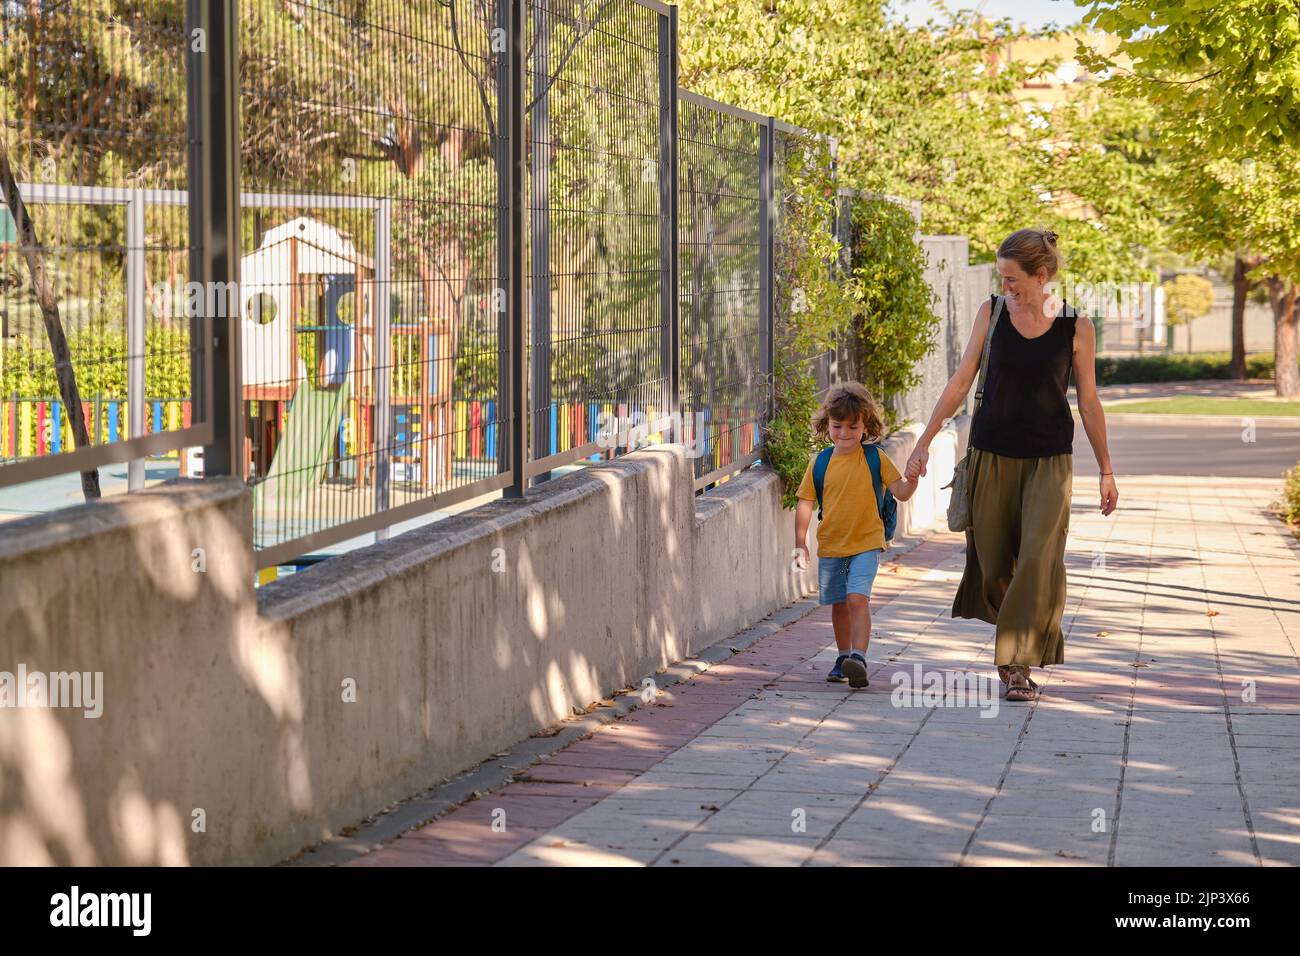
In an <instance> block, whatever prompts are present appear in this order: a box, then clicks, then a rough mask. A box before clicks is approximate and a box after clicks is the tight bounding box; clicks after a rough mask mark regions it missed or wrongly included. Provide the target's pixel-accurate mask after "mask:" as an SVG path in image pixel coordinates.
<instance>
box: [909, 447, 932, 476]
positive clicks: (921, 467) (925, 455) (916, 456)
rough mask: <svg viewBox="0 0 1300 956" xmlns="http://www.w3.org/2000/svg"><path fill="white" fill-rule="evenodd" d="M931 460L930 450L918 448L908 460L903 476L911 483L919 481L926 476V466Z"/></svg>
mask: <svg viewBox="0 0 1300 956" xmlns="http://www.w3.org/2000/svg"><path fill="white" fill-rule="evenodd" d="M929 458H930V450H929V449H928V448H921V447H919V446H918V447H917V448H916V449H915V450H913V452H912V454H911V455H910V456H909V457H908V459H907V465H906V466H905V467H904V468H903V474H904V475H905V476H906V477H907V478H908V479H909V480H911V481H917V480H919V479H920V477H921V476H922V475H924V474H925V464H926V461H927V460H929Z"/></svg>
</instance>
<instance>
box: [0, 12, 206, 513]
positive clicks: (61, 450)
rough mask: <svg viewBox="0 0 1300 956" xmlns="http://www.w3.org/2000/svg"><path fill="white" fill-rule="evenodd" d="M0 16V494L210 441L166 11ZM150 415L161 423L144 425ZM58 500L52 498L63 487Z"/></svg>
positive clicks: (181, 67) (95, 485)
mask: <svg viewBox="0 0 1300 956" xmlns="http://www.w3.org/2000/svg"><path fill="white" fill-rule="evenodd" d="M110 6H114V5H110V4H100V3H93V4H92V3H69V4H44V3H41V4H35V3H32V4H28V3H23V4H17V3H6V4H0V77H2V79H0V489H3V488H5V487H9V486H14V485H17V484H20V483H25V482H31V481H36V480H41V481H44V482H46V484H43V485H41V486H40V488H39V491H38V495H39V497H40V498H41V499H43V500H47V501H51V502H54V501H62V500H66V499H67V498H68V497H69V496H71V495H76V494H77V493H78V491H77V488H76V481H75V480H71V481H69V479H71V478H72V476H74V475H77V474H78V473H80V494H81V495H83V496H84V497H85V498H87V499H91V498H96V497H98V496H99V495H100V494H101V493H102V492H104V491H106V490H112V489H111V488H105V487H102V486H101V474H100V472H101V469H103V468H104V466H107V465H113V464H117V463H129V465H128V466H127V469H126V474H125V475H124V477H125V479H126V481H125V482H121V483H120V484H122V486H123V487H124V488H130V489H135V488H141V487H143V486H144V483H145V460H146V458H147V457H148V456H150V455H176V454H177V453H178V450H179V449H181V448H184V447H187V446H198V445H203V444H205V443H207V442H210V441H212V440H213V437H214V432H213V428H212V421H211V418H210V416H209V415H208V414H207V412H206V411H205V410H206V409H208V408H210V407H211V401H212V399H211V393H210V388H207V387H205V383H209V384H210V381H211V379H210V378H205V376H204V371H205V369H207V368H208V367H209V363H210V360H211V349H210V347H209V345H208V343H209V342H210V337H209V336H207V335H193V336H192V335H191V331H192V330H191V320H193V321H198V322H202V321H203V318H204V317H203V315H202V312H201V311H200V310H198V309H189V308H187V299H188V297H187V295H186V288H185V286H186V277H187V273H188V270H189V266H190V253H191V250H192V248H193V236H192V235H191V233H190V227H191V223H190V221H189V214H188V210H187V208H186V198H185V195H186V194H185V192H184V191H183V187H184V186H185V183H186V175H187V153H186V144H187V134H186V104H187V97H186V87H187V77H186V62H187V56H188V55H190V50H189V43H188V40H187V33H186V23H185V20H184V16H183V9H182V8H181V7H180V6H178V5H174V4H157V5H154V4H131V5H130V6H131V10H130V13H131V16H130V17H129V19H126V18H124V16H123V14H125V13H126V12H127V11H125V10H110V9H108V7H110ZM163 403H166V408H167V414H165V415H164V414H159V411H160V410H161V408H162V405H163ZM69 485H70V487H65V486H69Z"/></svg>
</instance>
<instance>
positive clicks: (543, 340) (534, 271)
mask: <svg viewBox="0 0 1300 956" xmlns="http://www.w3.org/2000/svg"><path fill="white" fill-rule="evenodd" d="M527 12H528V19H527V30H528V37H527V40H528V42H527V49H528V60H527V77H526V80H527V82H526V92H525V99H526V103H527V105H526V113H527V116H526V120H525V121H526V124H527V131H528V152H527V156H528V186H529V193H528V239H529V241H528V244H527V252H526V261H527V274H528V284H529V293H530V296H529V297H530V322H529V353H528V366H529V368H530V369H531V389H532V391H531V396H530V401H529V417H530V429H531V435H532V441H531V454H532V458H533V460H534V462H535V464H531V465H530V466H529V471H530V474H545V473H546V472H547V471H549V470H550V467H549V464H548V461H547V460H548V459H549V461H550V462H553V463H556V464H567V463H568V462H570V461H572V460H574V459H575V458H576V457H578V455H580V454H581V453H582V452H584V451H587V452H592V454H593V455H594V456H597V457H599V456H601V455H606V456H607V455H610V454H613V451H614V448H615V447H616V446H617V444H618V439H617V437H616V436H617V434H618V433H619V432H623V431H626V430H627V428H628V426H629V425H633V426H634V425H638V424H641V423H643V422H653V421H657V420H658V419H659V418H660V417H661V416H662V415H664V414H666V413H667V408H666V404H667V398H668V395H667V391H668V389H667V382H666V379H665V369H664V365H663V339H664V334H665V331H666V330H665V327H664V323H663V315H662V310H661V296H663V295H665V294H666V292H665V290H664V289H663V288H662V273H661V265H662V261H663V249H662V248H661V236H660V220H661V215H662V210H661V207H660V179H661V177H662V176H663V175H664V174H665V171H664V169H663V168H662V165H663V164H662V162H661V145H662V144H661V142H660V106H661V104H660V89H659V86H660V72H659V71H660V29H659V20H660V16H661V14H660V13H658V12H656V11H655V10H653V9H650V8H648V7H646V6H643V5H641V4H638V3H635V2H633V0H607V2H604V3H601V4H575V3H570V2H556V0H530V2H529V3H528V5H527ZM593 445H594V446H598V447H599V451H593ZM566 453H567V454H566ZM552 456H554V457H552Z"/></svg>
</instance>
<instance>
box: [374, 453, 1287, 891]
mask: <svg viewBox="0 0 1300 956" xmlns="http://www.w3.org/2000/svg"><path fill="white" fill-rule="evenodd" d="M1094 481H1095V479H1088V478H1080V479H1077V481H1076V486H1075V497H1074V515H1073V518H1072V522H1071V528H1070V536H1069V553H1068V565H1069V605H1068V607H1067V610H1066V616H1065V622H1064V624H1065V627H1066V629H1067V645H1066V659H1067V662H1066V663H1065V664H1064V665H1061V666H1058V667H1055V668H1052V669H1051V670H1050V672H1046V673H1042V674H1041V675H1040V678H1039V679H1040V682H1041V683H1044V685H1045V692H1046V694H1045V696H1044V697H1043V698H1042V699H1041V700H1040V701H1039V702H1038V703H1036V704H1020V703H1008V702H1006V701H1002V700H998V699H997V696H996V695H994V696H993V697H992V699H990V698H989V697H984V698H982V699H981V698H978V697H977V698H975V700H974V701H971V700H967V701H965V704H966V705H965V706H951V705H952V704H954V703H961V701H960V700H959V699H958V698H959V697H960V696H961V694H960V692H961V691H962V690H965V689H966V686H965V685H962V686H960V687H959V686H955V685H954V686H952V687H950V688H949V691H948V693H947V694H946V696H945V698H944V705H941V706H932V705H927V704H932V703H933V702H927V701H925V700H924V699H923V698H922V699H921V700H920V701H918V702H916V703H917V704H919V705H917V706H913V705H912V704H913V702H912V701H911V700H910V699H909V700H902V701H900V700H897V699H895V698H896V694H895V687H894V683H895V680H896V679H897V678H896V676H895V675H909V676H910V675H912V674H913V672H914V671H913V669H914V668H916V667H919V668H921V669H922V672H923V680H924V677H925V676H928V674H930V673H932V672H954V673H955V672H962V671H965V670H967V669H968V668H975V669H976V670H977V671H978V672H979V673H981V674H985V675H987V674H989V673H991V669H990V668H989V664H990V661H991V653H992V641H991V638H992V633H993V628H992V627H991V626H989V625H986V624H983V623H982V622H977V621H965V620H954V619H952V618H951V617H949V610H950V607H951V601H952V595H953V591H954V588H955V587H956V583H957V580H958V578H959V576H960V569H961V565H962V561H963V556H962V553H961V539H960V538H959V536H957V535H952V534H947V533H944V534H941V535H936V536H935V537H934V538H933V539H931V540H930V541H928V542H926V543H925V544H923V545H922V546H921V547H920V548H918V549H916V550H915V551H913V552H911V553H909V554H908V555H905V556H903V558H902V559H901V561H900V562H899V563H898V564H897V565H895V566H893V567H889V568H887V569H886V570H884V571H882V573H881V575H880V577H879V578H878V584H877V592H876V596H875V597H873V600H872V604H873V609H874V635H873V639H872V643H871V650H870V653H869V659H870V665H871V686H870V687H869V688H867V689H865V690H861V691H851V690H849V689H848V688H847V687H846V686H844V685H834V684H827V683H825V682H824V680H823V677H824V674H825V672H826V670H827V668H828V667H829V665H830V663H831V661H832V659H833V656H834V651H833V638H832V633H831V625H830V615H829V609H825V608H817V609H816V610H814V611H813V612H812V613H811V614H809V615H808V616H806V617H805V618H803V619H801V620H799V621H798V622H796V623H794V624H792V625H790V626H787V627H786V628H784V629H783V630H781V631H779V632H777V633H776V634H774V635H772V636H771V637H769V638H766V639H764V640H762V641H760V642H759V643H757V644H755V645H753V646H752V647H751V648H750V649H749V650H746V651H744V652H742V653H739V654H737V655H735V656H734V657H732V658H730V659H729V660H727V661H725V662H723V663H721V664H718V665H715V666H713V667H712V668H710V669H709V670H707V671H705V672H704V673H702V674H700V675H699V676H697V677H695V678H693V679H691V680H690V681H687V682H685V683H683V684H681V685H678V686H677V687H676V688H674V689H673V692H672V693H664V694H663V695H662V697H661V698H660V700H659V701H658V702H657V704H655V705H652V706H648V707H645V708H642V709H641V710H638V711H636V712H634V713H633V714H631V715H630V716H628V717H626V718H624V719H622V720H620V721H618V722H616V723H613V724H610V725H609V726H607V727H605V728H603V729H602V730H600V731H598V732H597V733H595V734H593V735H592V736H590V737H588V738H586V739H584V740H581V741H579V742H577V743H575V744H573V745H571V746H569V747H568V748H566V749H565V750H563V751H561V752H559V753H557V754H555V755H554V756H552V757H551V758H550V759H548V760H545V761H543V762H541V763H539V764H536V765H535V766H533V767H532V768H531V770H530V771H529V772H528V774H527V776H526V777H524V778H522V779H520V780H518V781H517V782H515V783H512V784H510V785H508V786H507V787H505V788H503V789H501V790H499V791H496V792H494V793H490V794H486V795H484V796H483V797H481V798H479V799H476V800H473V801H471V802H469V803H467V804H464V805H462V806H460V807H459V808H457V809H456V810H454V811H452V812H451V813H449V814H446V815H445V816H443V817H441V818H439V819H438V820H436V821H434V822H433V823H432V824H429V825H427V826H425V827H424V828H422V829H420V830H417V831H413V832H411V833H408V834H407V835H406V836H404V837H402V838H400V839H397V840H394V841H392V842H391V843H389V844H387V845H385V846H383V847H382V848H381V849H378V850H376V851H374V852H372V853H370V854H368V855H366V856H363V857H361V858H359V859H357V860H356V861H354V864H353V865H447V864H462V865H463V864H503V865H581V864H617V865H656V866H692V865H710V864H751V865H813V866H820V865H841V864H866V865H878V864H904V863H906V864H928V865H954V864H956V865H988V864H994V865H997V864H1013V863H1032V864H1035V865H1098V866H1100V865H1177V866H1186V865H1209V864H1220V865H1257V864H1261V863H1262V864H1291V865H1294V864H1297V863H1300V683H1298V682H1297V678H1298V677H1300V660H1298V659H1297V649H1298V648H1300V586H1298V585H1300V543H1297V542H1296V541H1295V540H1294V539H1293V538H1292V537H1291V536H1290V535H1289V534H1287V533H1285V532H1284V531H1283V529H1282V528H1281V526H1280V524H1279V523H1277V521H1276V520H1275V519H1273V518H1272V517H1270V516H1269V515H1267V514H1266V512H1265V511H1264V509H1263V507H1262V505H1263V504H1264V503H1266V502H1267V501H1268V500H1269V499H1270V498H1271V497H1272V496H1273V494H1274V493H1275V492H1276V490H1277V488H1278V487H1279V483H1278V482H1277V481H1269V480H1261V479H1238V480H1234V482H1233V483H1232V484H1231V485H1229V486H1226V487H1224V486H1218V485H1216V484H1213V483H1210V482H1207V481H1206V480H1204V479H1194V478H1186V477H1164V478H1161V477H1143V478H1130V479H1127V480H1122V481H1121V486H1120V489H1121V495H1122V496H1123V497H1122V509H1123V510H1121V511H1120V512H1119V513H1117V514H1116V515H1114V516H1112V517H1111V518H1106V519H1103V518H1102V517H1101V516H1100V515H1099V514H1098V513H1097V511H1096V507H1097V506H1096V503H1095V490H1094V487H1095V486H1094ZM1243 698H1244V699H1243ZM900 704H901V706H900ZM994 708H996V711H995V710H994ZM986 714H988V715H989V716H985V715H986Z"/></svg>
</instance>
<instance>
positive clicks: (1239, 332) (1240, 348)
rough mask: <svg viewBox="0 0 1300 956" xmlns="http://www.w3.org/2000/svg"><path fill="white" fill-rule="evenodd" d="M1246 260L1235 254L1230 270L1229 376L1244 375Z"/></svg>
mask: <svg viewBox="0 0 1300 956" xmlns="http://www.w3.org/2000/svg"><path fill="white" fill-rule="evenodd" d="M1249 269H1250V266H1249V265H1248V264H1247V262H1246V260H1245V259H1243V258H1242V257H1241V256H1237V258H1236V263H1235V265H1234V268H1233V270H1232V363H1231V364H1230V365H1229V366H1228V377H1229V378H1237V379H1241V378H1245V377H1246V294H1247V293H1248V292H1250V283H1249V282H1248V281H1247V279H1246V272H1247V271H1248V270H1249Z"/></svg>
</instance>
